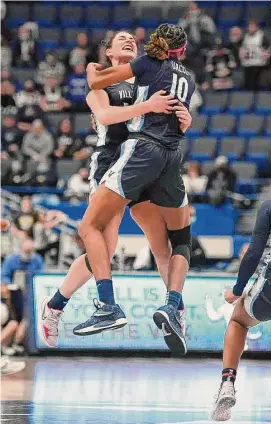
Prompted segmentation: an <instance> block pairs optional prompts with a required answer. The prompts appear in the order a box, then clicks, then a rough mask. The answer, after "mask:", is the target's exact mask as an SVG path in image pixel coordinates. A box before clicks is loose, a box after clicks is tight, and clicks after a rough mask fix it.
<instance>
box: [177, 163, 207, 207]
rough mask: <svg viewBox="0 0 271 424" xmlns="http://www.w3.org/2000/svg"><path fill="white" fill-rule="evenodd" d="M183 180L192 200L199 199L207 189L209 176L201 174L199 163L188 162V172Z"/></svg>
mask: <svg viewBox="0 0 271 424" xmlns="http://www.w3.org/2000/svg"><path fill="white" fill-rule="evenodd" d="M183 182H184V186H185V189H186V192H187V194H188V196H189V199H190V201H191V202H197V201H199V198H200V195H201V194H202V193H203V192H204V191H205V188H206V184H207V177H206V176H205V175H200V165H199V163H197V162H190V163H188V166H187V174H184V175H183Z"/></svg>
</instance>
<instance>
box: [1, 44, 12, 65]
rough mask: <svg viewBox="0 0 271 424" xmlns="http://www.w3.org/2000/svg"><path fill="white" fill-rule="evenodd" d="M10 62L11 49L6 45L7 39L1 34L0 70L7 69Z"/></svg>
mask: <svg viewBox="0 0 271 424" xmlns="http://www.w3.org/2000/svg"><path fill="white" fill-rule="evenodd" d="M11 62H12V51H11V48H10V47H9V45H8V41H7V40H5V38H4V37H2V36H1V70H2V69H6V70H9V69H10V67H11Z"/></svg>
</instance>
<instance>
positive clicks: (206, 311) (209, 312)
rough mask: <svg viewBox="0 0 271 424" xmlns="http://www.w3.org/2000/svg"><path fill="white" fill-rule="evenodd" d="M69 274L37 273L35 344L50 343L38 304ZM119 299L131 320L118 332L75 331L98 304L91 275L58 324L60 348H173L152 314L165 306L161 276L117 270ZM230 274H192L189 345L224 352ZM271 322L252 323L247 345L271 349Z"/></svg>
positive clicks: (187, 297) (188, 287)
mask: <svg viewBox="0 0 271 424" xmlns="http://www.w3.org/2000/svg"><path fill="white" fill-rule="evenodd" d="M64 277H65V276H64V275H55V274H54V275H53V274H52V275H51V274H47V275H36V276H35V277H34V278H33V281H32V284H33V287H32V289H33V299H32V300H33V309H34V311H33V312H34V331H35V344H36V348H38V349H40V350H43V349H48V347H47V346H46V345H45V344H44V343H43V341H42V340H41V338H40V337H39V331H38V316H39V305H40V303H41V301H42V300H43V298H44V297H45V296H52V295H53V294H54V293H55V292H56V290H57V289H58V288H59V287H60V286H61V283H62V282H63V280H64ZM113 282H114V289H115V298H116V302H117V303H118V304H119V305H120V306H121V308H122V309H123V310H124V312H125V314H126V317H127V320H128V324H127V325H126V326H125V327H123V328H121V329H120V330H116V331H105V332H104V333H101V334H96V335H93V336H75V335H74V334H73V332H72V330H73V328H74V327H75V326H76V325H77V324H79V323H82V322H84V321H86V320H87V319H88V318H89V317H90V316H91V314H92V313H93V312H94V310H95V308H94V306H93V298H95V297H97V291H96V284H95V281H94V279H91V280H90V281H89V282H88V283H87V284H85V285H84V286H83V287H82V288H81V289H80V290H78V292H77V293H75V294H74V296H73V297H72V299H71V300H70V301H69V303H68V305H67V306H66V308H65V311H64V314H63V317H62V320H61V321H60V324H59V340H58V347H59V348H61V349H71V350H77V349H84V350H87V349H89V350H94V349H105V350H118V349H125V350H126V349H134V350H168V348H167V346H166V344H165V342H164V339H163V336H162V332H161V331H160V330H158V328H157V327H156V325H155V324H154V322H153V320H152V316H153V313H154V312H155V310H156V309H157V308H158V307H159V306H162V305H164V303H165V296H166V289H165V286H164V284H163V282H162V280H161V278H159V277H158V276H148V275H117V276H114V278H113ZM234 283H235V279H234V278H231V277H225V278H220V277H188V278H187V279H186V282H185V288H184V291H183V298H184V303H185V307H186V339H187V344H188V349H190V350H195V351H221V350H222V348H223V339H224V334H225V330H226V327H227V324H228V322H229V320H230V317H231V314H232V311H233V308H234V307H233V306H232V305H230V304H228V303H226V302H225V301H224V296H223V294H224V291H225V289H226V288H229V287H232V286H233V285H234ZM270 334H271V322H268V323H264V324H260V325H258V326H257V327H255V328H252V329H251V330H250V331H249V333H248V337H247V341H246V346H245V350H249V351H266V352H268V351H270V352H271V337H270Z"/></svg>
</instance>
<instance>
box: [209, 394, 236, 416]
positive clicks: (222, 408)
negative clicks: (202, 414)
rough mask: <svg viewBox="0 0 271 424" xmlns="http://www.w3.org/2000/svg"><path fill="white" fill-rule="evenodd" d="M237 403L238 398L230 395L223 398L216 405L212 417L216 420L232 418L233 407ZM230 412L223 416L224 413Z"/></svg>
mask: <svg viewBox="0 0 271 424" xmlns="http://www.w3.org/2000/svg"><path fill="white" fill-rule="evenodd" d="M235 404H236V399H235V398H232V397H230V396H224V397H223V398H221V399H220V400H219V402H218V404H217V406H216V409H215V410H214V411H213V412H212V414H211V419H212V420H214V421H228V420H229V419H230V418H231V408H232V407H233V406H234V405H235ZM226 413H227V414H228V415H227V416H226V417H223V414H226Z"/></svg>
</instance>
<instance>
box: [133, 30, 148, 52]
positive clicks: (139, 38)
mask: <svg viewBox="0 0 271 424" xmlns="http://www.w3.org/2000/svg"><path fill="white" fill-rule="evenodd" d="M135 39H136V44H137V52H138V56H141V55H143V54H145V50H144V46H145V44H146V43H147V41H146V31H145V28H142V27H138V28H136V30H135Z"/></svg>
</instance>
